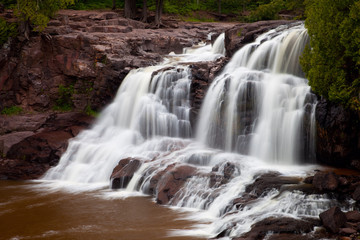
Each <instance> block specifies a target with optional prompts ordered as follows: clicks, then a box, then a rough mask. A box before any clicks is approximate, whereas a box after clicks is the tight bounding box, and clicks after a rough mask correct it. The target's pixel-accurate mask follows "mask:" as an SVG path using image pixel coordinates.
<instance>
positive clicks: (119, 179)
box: [110, 158, 142, 189]
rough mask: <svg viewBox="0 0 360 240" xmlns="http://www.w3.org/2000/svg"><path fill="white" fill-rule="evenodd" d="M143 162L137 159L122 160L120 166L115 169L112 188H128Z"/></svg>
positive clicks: (111, 178)
mask: <svg viewBox="0 0 360 240" xmlns="http://www.w3.org/2000/svg"><path fill="white" fill-rule="evenodd" d="M141 163H142V161H140V160H139V159H135V158H126V159H122V160H120V162H119V164H118V165H117V166H116V167H115V168H114V170H113V172H112V174H111V177H110V180H111V188H113V189H119V188H126V187H127V185H128V184H129V182H130V180H131V179H132V177H133V176H134V173H135V172H136V171H137V170H138V169H139V168H140V166H141Z"/></svg>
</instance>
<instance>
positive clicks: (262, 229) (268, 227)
mask: <svg viewBox="0 0 360 240" xmlns="http://www.w3.org/2000/svg"><path fill="white" fill-rule="evenodd" d="M318 225H319V222H318V221H317V220H315V219H304V220H299V219H294V218H289V217H282V218H276V217H269V218H266V219H264V220H262V221H259V222H257V223H255V224H254V225H253V226H252V227H251V230H250V231H249V232H248V233H245V234H244V235H243V236H242V237H240V238H234V239H237V240H240V239H259V240H260V239H264V237H265V236H266V235H267V234H268V233H272V234H289V236H292V238H288V239H303V238H299V237H300V236H302V234H303V233H309V232H311V231H312V230H313V228H314V227H315V226H318ZM294 235H295V236H294ZM274 239H276V238H274ZM280 239H281V238H280ZM305 239H306V238H305Z"/></svg>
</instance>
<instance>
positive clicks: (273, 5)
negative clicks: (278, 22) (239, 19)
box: [248, 0, 285, 22]
mask: <svg viewBox="0 0 360 240" xmlns="http://www.w3.org/2000/svg"><path fill="white" fill-rule="evenodd" d="M284 8H285V2H284V1H283V0H272V1H271V2H270V3H267V4H263V5H260V6H259V7H258V8H257V9H256V10H255V11H253V12H251V14H250V16H249V17H248V20H249V21H250V22H255V21H261V20H272V19H278V18H279V16H278V13H279V11H280V10H282V9H284Z"/></svg>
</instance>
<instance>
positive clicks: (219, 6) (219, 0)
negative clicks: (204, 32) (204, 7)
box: [218, 0, 221, 14]
mask: <svg viewBox="0 0 360 240" xmlns="http://www.w3.org/2000/svg"><path fill="white" fill-rule="evenodd" d="M218 8H219V14H221V0H218Z"/></svg>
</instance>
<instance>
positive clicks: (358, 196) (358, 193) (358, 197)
mask: <svg viewBox="0 0 360 240" xmlns="http://www.w3.org/2000/svg"><path fill="white" fill-rule="evenodd" d="M352 198H353V199H354V200H355V201H360V185H359V186H358V187H357V188H356V189H355V191H354V193H353V194H352Z"/></svg>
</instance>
